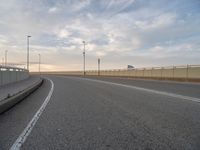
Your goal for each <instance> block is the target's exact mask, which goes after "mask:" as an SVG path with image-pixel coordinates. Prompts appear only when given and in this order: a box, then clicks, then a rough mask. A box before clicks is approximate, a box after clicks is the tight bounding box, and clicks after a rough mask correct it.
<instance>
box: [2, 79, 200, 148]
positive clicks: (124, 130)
mask: <svg viewBox="0 0 200 150" xmlns="http://www.w3.org/2000/svg"><path fill="white" fill-rule="evenodd" d="M49 79H51V80H52V81H53V83H54V90H53V95H52V96H51V98H50V101H49V102H48V104H47V105H46V108H45V109H44V111H43V113H41V115H40V117H39V119H38V120H37V122H36V124H35V125H33V126H32V127H33V128H32V131H31V132H30V133H29V134H28V136H26V140H25V141H24V143H23V145H22V147H21V149H23V150H41V149H42V150H51V149H52V150H56V149H64V150H65V149H75V150H76V149H78V150H79V149H81V150H82V149H83V150H90V149H91V150H94V149H100V150H102V149H109V150H110V149H113V150H117V149H120V150H127V149H131V150H134V149H144V150H150V149H160V150H165V149H166V150H168V149H181V150H184V149H187V150H190V149H191V150H195V149H196V150H198V149H200V102H197V101H193V99H192V98H196V99H197V100H198V99H200V84H188V83H187V84H182V83H181V84H179V83H171V82H160V81H145V80H129V79H117V78H115V79H113V78H91V79H87V78H79V77H56V76H49ZM110 82H112V83H110ZM113 83H114V84H113ZM51 86H52V85H51V82H50V81H49V80H45V82H44V84H43V85H42V86H41V87H40V88H39V89H38V90H37V91H36V92H34V93H33V94H32V95H30V96H29V97H27V98H26V99H25V100H24V101H22V102H21V103H19V104H17V105H16V106H15V107H13V108H12V109H10V110H8V111H7V112H5V113H4V114H2V115H0V150H4V149H10V148H11V147H12V146H13V144H14V143H15V141H16V140H17V139H18V137H19V135H20V134H21V133H22V132H23V130H24V129H25V128H26V127H27V125H28V123H29V122H30V120H31V119H32V118H33V116H34V114H35V113H36V112H37V111H38V110H39V109H40V106H41V105H42V104H43V103H44V101H45V99H46V97H47V96H48V94H49V91H50V89H51ZM132 87H133V88H132ZM138 87H139V88H138ZM146 89H147V90H146ZM149 89H150V91H149ZM151 90H153V91H151ZM155 91H156V92H155ZM159 91H161V92H159ZM163 92H165V93H164V94H163ZM171 93H173V95H170V94H171ZM180 95H182V96H186V98H184V97H183V98H181V97H180Z"/></svg>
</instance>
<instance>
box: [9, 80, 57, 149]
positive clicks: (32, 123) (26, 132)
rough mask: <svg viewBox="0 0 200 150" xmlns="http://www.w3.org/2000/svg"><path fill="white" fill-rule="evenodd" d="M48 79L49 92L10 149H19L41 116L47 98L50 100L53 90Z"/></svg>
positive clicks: (52, 85) (52, 84) (47, 100)
mask: <svg viewBox="0 0 200 150" xmlns="http://www.w3.org/2000/svg"><path fill="white" fill-rule="evenodd" d="M48 80H49V81H50V82H51V89H50V92H49V94H48V96H47V97H46V99H45V100H44V102H43V104H42V105H41V106H40V108H39V110H38V111H37V112H36V113H35V115H34V116H33V118H32V119H31V121H30V122H29V123H28V125H27V127H26V128H25V129H24V131H23V132H22V133H21V134H20V136H19V137H18V138H17V140H16V141H15V143H14V144H13V145H12V147H11V148H10V150H20V148H21V146H22V145H23V143H24V142H25V141H26V139H27V137H28V136H29V134H30V133H31V131H32V129H33V127H34V126H35V124H36V122H37V120H38V119H39V117H40V116H41V114H42V112H43V111H44V109H45V107H46V106H47V104H48V102H49V100H50V98H51V96H52V93H53V90H54V83H53V81H52V80H50V79H48Z"/></svg>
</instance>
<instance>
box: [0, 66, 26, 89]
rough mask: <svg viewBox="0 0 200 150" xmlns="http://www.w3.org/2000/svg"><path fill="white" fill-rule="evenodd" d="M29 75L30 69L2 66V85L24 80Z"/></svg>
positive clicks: (0, 74) (0, 83)
mask: <svg viewBox="0 0 200 150" xmlns="http://www.w3.org/2000/svg"><path fill="white" fill-rule="evenodd" d="M28 77H29V71H28V70H26V69H22V68H17V67H9V66H0V86H1V85H5V84H9V83H13V82H17V81H20V80H24V79H26V78H28Z"/></svg>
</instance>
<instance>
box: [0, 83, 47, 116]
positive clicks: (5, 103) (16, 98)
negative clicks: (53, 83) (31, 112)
mask: <svg viewBox="0 0 200 150" xmlns="http://www.w3.org/2000/svg"><path fill="white" fill-rule="evenodd" d="M42 83H43V79H40V80H39V81H38V82H37V83H35V84H33V85H32V86H30V87H29V88H27V89H25V90H23V91H21V92H19V93H17V94H15V95H13V96H12V97H10V98H7V99H4V100H2V101H0V114H1V113H3V112H4V111H6V110H8V109H9V108H11V107H13V106H14V105H15V104H17V103H19V102H20V101H22V100H23V99H24V98H26V97H27V96H29V95H30V94H31V93H33V92H34V91H35V90H37V89H38V88H39V87H40V86H41V85H42Z"/></svg>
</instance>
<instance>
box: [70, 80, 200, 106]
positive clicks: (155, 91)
mask: <svg viewBox="0 0 200 150" xmlns="http://www.w3.org/2000/svg"><path fill="white" fill-rule="evenodd" d="M71 78H80V77H71ZM80 79H83V80H88V81H93V82H99V83H104V84H110V85H116V86H122V87H126V88H131V89H135V90H140V91H145V92H149V93H154V94H159V95H165V96H170V97H174V98H179V99H184V100H189V101H194V102H200V98H195V97H190V96H184V95H180V94H175V93H169V92H164V91H157V90H151V89H146V88H141V87H137V86H132V85H125V84H120V83H114V82H109V81H102V80H95V79H89V78H80Z"/></svg>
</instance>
